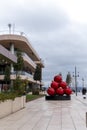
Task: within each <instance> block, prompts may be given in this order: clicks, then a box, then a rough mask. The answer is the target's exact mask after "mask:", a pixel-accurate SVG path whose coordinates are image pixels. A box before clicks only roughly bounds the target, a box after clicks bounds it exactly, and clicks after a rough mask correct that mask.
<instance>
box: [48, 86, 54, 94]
mask: <svg viewBox="0 0 87 130" xmlns="http://www.w3.org/2000/svg"><path fill="white" fill-rule="evenodd" d="M47 93H48V94H49V95H50V96H53V95H54V94H55V90H54V89H53V88H51V87H49V88H48V89H47Z"/></svg>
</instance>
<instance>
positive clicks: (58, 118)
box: [0, 94, 87, 130]
mask: <svg viewBox="0 0 87 130" xmlns="http://www.w3.org/2000/svg"><path fill="white" fill-rule="evenodd" d="M86 112H87V99H83V98H82V95H80V94H78V96H77V97H76V96H75V95H73V96H72V97H71V100H70V101H45V98H44V97H43V98H40V99H37V100H34V101H31V102H29V103H27V104H26V108H25V109H22V110H21V111H18V112H16V113H14V114H11V115H9V116H8V117H6V118H3V119H0V130H87V128H86Z"/></svg>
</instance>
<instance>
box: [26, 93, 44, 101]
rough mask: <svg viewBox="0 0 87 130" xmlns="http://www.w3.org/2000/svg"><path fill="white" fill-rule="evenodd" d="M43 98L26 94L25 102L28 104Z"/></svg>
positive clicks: (40, 95)
mask: <svg viewBox="0 0 87 130" xmlns="http://www.w3.org/2000/svg"><path fill="white" fill-rule="evenodd" d="M43 96H45V95H44V94H39V95H32V94H27V95H26V102H29V101H32V100H35V99H37V98H41V97H43Z"/></svg>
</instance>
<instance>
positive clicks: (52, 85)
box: [51, 81, 59, 89]
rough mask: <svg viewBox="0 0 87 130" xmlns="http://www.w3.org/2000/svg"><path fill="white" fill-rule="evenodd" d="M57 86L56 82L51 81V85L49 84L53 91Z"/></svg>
mask: <svg viewBox="0 0 87 130" xmlns="http://www.w3.org/2000/svg"><path fill="white" fill-rule="evenodd" d="M58 85H59V84H58V83H57V82H55V81H52V83H51V87H52V88H54V89H57V88H58Z"/></svg>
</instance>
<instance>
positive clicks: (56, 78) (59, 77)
mask: <svg viewBox="0 0 87 130" xmlns="http://www.w3.org/2000/svg"><path fill="white" fill-rule="evenodd" d="M54 81H55V82H58V83H60V82H61V81H62V76H60V75H56V76H55V77H54Z"/></svg>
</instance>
